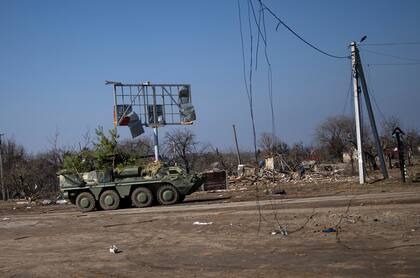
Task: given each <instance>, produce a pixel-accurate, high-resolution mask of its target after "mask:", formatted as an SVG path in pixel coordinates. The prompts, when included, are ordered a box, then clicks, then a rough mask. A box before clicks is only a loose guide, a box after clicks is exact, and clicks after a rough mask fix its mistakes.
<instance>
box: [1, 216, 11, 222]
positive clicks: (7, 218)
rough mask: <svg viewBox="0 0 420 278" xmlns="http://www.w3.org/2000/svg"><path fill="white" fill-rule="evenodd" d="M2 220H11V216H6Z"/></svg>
mask: <svg viewBox="0 0 420 278" xmlns="http://www.w3.org/2000/svg"><path fill="white" fill-rule="evenodd" d="M2 220H3V221H7V220H10V218H9V217H4V218H3V219H2Z"/></svg>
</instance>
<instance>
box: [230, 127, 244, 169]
mask: <svg viewBox="0 0 420 278" xmlns="http://www.w3.org/2000/svg"><path fill="white" fill-rule="evenodd" d="M232 127H233V136H234V137H235V145H236V156H237V158H238V165H241V164H242V160H241V154H240V153H239V146H238V137H237V136H236V128H235V125H232Z"/></svg>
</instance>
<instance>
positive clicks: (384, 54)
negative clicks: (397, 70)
mask: <svg viewBox="0 0 420 278" xmlns="http://www.w3.org/2000/svg"><path fill="white" fill-rule="evenodd" d="M362 50H363V51H366V52H369V53H372V54H376V55H379V56H385V57H391V58H394V59H397V60H402V61H412V62H420V59H416V58H409V57H402V56H396V55H392V54H388V53H383V52H377V51H373V50H368V49H365V48H363V49H362Z"/></svg>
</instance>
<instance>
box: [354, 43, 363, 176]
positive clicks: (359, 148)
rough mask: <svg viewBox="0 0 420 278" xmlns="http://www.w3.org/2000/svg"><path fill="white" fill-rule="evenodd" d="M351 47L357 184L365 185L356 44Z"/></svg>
mask: <svg viewBox="0 0 420 278" xmlns="http://www.w3.org/2000/svg"><path fill="white" fill-rule="evenodd" d="M350 47H351V66H352V76H353V92H354V118H355V122H356V142H357V160H358V162H359V183H360V184H364V183H365V166H364V160H363V148H362V129H361V126H362V121H361V118H360V102H359V95H360V87H359V74H358V71H357V61H358V56H359V55H358V54H359V53H358V50H357V46H356V42H352V43H351V44H350Z"/></svg>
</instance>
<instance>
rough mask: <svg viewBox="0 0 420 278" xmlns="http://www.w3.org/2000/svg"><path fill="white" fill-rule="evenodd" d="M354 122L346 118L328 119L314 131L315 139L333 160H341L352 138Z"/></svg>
mask: <svg viewBox="0 0 420 278" xmlns="http://www.w3.org/2000/svg"><path fill="white" fill-rule="evenodd" d="M353 127H354V121H353V119H351V118H350V117H347V116H335V117H329V118H327V120H325V122H323V123H321V124H320V125H319V126H318V127H317V128H316V129H315V138H316V140H317V142H318V144H319V145H320V146H321V147H325V148H326V149H327V150H328V153H329V155H330V157H331V158H333V159H340V160H341V159H342V158H343V152H344V151H345V150H346V148H347V147H348V145H349V141H351V140H352V138H355V136H354V133H355V132H354V128H353Z"/></svg>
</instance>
